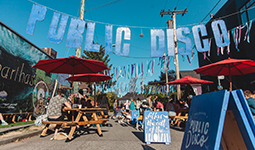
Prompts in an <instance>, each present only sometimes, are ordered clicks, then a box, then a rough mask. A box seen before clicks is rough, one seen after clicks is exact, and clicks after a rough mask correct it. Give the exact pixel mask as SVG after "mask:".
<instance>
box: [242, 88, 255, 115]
mask: <svg viewBox="0 0 255 150" xmlns="http://www.w3.org/2000/svg"><path fill="white" fill-rule="evenodd" d="M244 96H245V98H246V100H247V102H248V105H249V107H250V110H251V113H252V115H253V117H254V119H255V101H254V99H253V98H252V97H251V96H252V94H251V91H249V90H245V91H244Z"/></svg>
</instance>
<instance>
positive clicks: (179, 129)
mask: <svg viewBox="0 0 255 150" xmlns="http://www.w3.org/2000/svg"><path fill="white" fill-rule="evenodd" d="M170 128H171V129H173V130H176V131H182V132H184V131H185V128H182V127H177V126H172V125H170Z"/></svg>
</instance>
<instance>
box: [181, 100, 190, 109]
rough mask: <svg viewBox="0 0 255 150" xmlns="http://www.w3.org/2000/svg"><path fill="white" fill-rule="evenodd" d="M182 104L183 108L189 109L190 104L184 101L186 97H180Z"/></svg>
mask: <svg viewBox="0 0 255 150" xmlns="http://www.w3.org/2000/svg"><path fill="white" fill-rule="evenodd" d="M179 102H180V104H181V107H182V109H188V108H189V105H188V103H187V102H186V101H184V99H180V101H179Z"/></svg>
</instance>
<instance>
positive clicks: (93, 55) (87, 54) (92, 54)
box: [81, 45, 116, 86]
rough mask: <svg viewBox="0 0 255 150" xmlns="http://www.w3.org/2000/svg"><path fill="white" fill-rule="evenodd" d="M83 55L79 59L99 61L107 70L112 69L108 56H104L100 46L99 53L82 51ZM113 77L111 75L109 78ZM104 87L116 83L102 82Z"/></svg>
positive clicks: (103, 49)
mask: <svg viewBox="0 0 255 150" xmlns="http://www.w3.org/2000/svg"><path fill="white" fill-rule="evenodd" d="M83 53H84V54H85V55H82V56H81V57H82V58H85V59H93V60H99V61H102V62H104V64H105V66H106V67H107V68H111V67H112V64H109V62H110V60H111V59H110V58H109V54H107V55H106V54H105V48H104V47H103V46H102V45H100V48H99V52H91V51H85V50H84V51H83ZM112 76H113V74H111V77H112ZM103 83H104V84H105V85H110V86H112V85H114V84H115V83H116V81H114V82H113V81H112V80H108V81H104V82H103Z"/></svg>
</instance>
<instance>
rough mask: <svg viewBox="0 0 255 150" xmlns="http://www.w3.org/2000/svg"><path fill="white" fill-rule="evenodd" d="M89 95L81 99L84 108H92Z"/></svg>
mask: <svg viewBox="0 0 255 150" xmlns="http://www.w3.org/2000/svg"><path fill="white" fill-rule="evenodd" d="M88 98H89V97H88V96H87V95H84V98H82V99H81V104H82V108H92V107H93V106H92V104H91V101H90V100H89V99H88Z"/></svg>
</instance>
